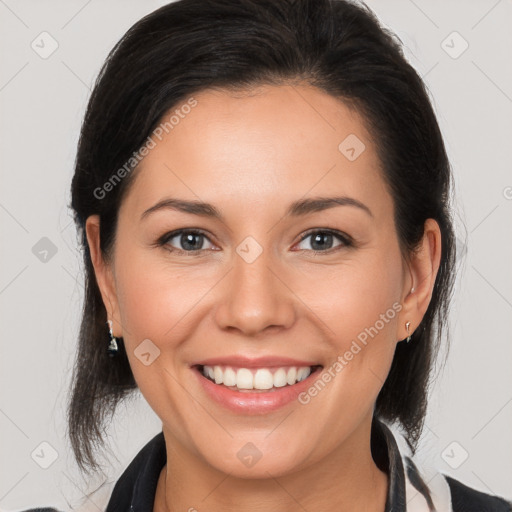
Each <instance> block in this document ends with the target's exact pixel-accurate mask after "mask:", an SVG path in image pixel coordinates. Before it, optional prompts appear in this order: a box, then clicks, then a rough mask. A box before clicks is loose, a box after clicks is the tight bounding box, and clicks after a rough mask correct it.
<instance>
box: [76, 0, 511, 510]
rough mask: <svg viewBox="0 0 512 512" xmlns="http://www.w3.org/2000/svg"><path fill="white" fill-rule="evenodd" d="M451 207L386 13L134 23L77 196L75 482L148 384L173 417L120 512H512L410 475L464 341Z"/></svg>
mask: <svg viewBox="0 0 512 512" xmlns="http://www.w3.org/2000/svg"><path fill="white" fill-rule="evenodd" d="M450 193H451V174H450V167H449V162H448V159H447V155H446V152H445V148H444V144H443V140H442V137H441V134H440V130H439V127H438V124H437V121H436V118H435V115H434V113H433V110H432V107H431V105H430V102H429V100H428V96H427V93H426V91H425V88H424V85H423V83H422V82H421V80H420V78H419V77H418V75H417V73H416V72H415V71H414V70H413V68H412V67H411V66H410V65H409V64H408V63H407V62H406V60H405V58H404V57H403V55H402V52H401V49H400V46H399V45H398V43H397V42H396V41H395V39H394V38H393V36H392V35H391V34H389V33H388V32H387V31H386V30H384V29H382V28H381V27H380V26H379V24H378V22H377V20H376V18H375V17H374V16H373V14H372V13H371V12H370V11H369V10H367V9H365V8H363V7H360V6H356V5H353V4H351V3H349V2H346V1H342V0H337V1H334V0H333V1H329V0H295V1H291V0H289V1H287V0H278V1H276V0H236V1H233V0H211V1H204V0H180V1H178V2H175V3H172V4H170V5H167V6H164V7H162V8H160V9H158V10H157V11H155V12H153V13H152V14H150V15H148V16H146V17H145V18H144V19H142V20H141V21H139V22H138V23H137V24H135V25H134V26H133V27H132V28H131V29H130V30H129V31H128V32H127V33H126V35H125V36H124V37H123V38H122V40H121V41H120V42H119V43H118V44H117V45H116V47H115V48H114V50H113V51H112V53H111V54H110V55H109V57H108V59H107V62H106V63H105V65H104V67H103V69H102V71H101V73H100V77H99V79H98V81H97V83H96V86H95V88H94V91H93V93H92V96H91V99H90V102H89V105H88V109H87V113H86V116H85V121H84V124H83V127H82V133H81V138H80V143H79V148H78V155H77V160H76V169H75V175H74V177H73V183H72V204H71V206H72V208H73V210H74V214H75V220H76V223H77V226H78V229H79V232H80V234H81V236H82V243H83V249H84V261H85V272H86V295H85V304H84V312H83V319H82V325H81V330H80V341H79V349H78V356H77V361H76V368H75V374H74V383H73V392H72V396H71V401H70V406H69V435H70V438H71V442H72V445H73V449H74V451H75V455H76V458H77V461H78V463H79V465H80V467H81V468H82V469H83V470H88V471H94V470H97V469H98V465H97V463H96V458H95V452H94V449H93V447H94V446H95V445H96V444H98V443H101V442H102V441H103V439H102V435H101V429H102V428H103V427H104V425H105V423H106V418H107V417H108V415H109V414H111V413H113V412H114V410H115V407H116V405H117V404H118V403H119V402H120V401H121V400H122V399H123V398H125V397H127V396H128V395H129V394H130V393H131V392H132V391H133V390H135V389H140V391H141V393H142V394H143V396H144V397H145V399H146V400H147V401H148V403H149V405H150V406H151V407H152V409H153V410H154V411H155V413H156V414H157V415H158V416H159V418H160V419H161V420H162V432H161V433H159V434H158V435H157V436H155V437H154V438H153V439H152V440H151V441H149V442H148V444H147V445H146V446H145V447H144V448H143V449H142V450H141V451H140V453H139V454H138V455H137V457H136V458H135V459H134V460H133V461H132V463H131V464H130V465H129V467H128V468H127V469H126V471H125V472H124V473H123V474H122V475H121V477H120V478H119V479H118V481H117V482H115V485H114V486H113V489H111V488H108V493H107V494H108V496H107V499H106V501H105V509H106V510H107V511H108V512H111V511H114V510H116V511H121V510H122V511H124V510H126V511H128V510H136V511H154V512H164V511H170V510H172V511H174V510H189V511H193V510H197V511H199V512H200V511H202V510H208V511H209V512H212V511H220V510H222V511H226V510H235V509H236V510H247V511H257V510H265V511H272V510H275V511H292V510H293V511H295V510H308V511H316V510H354V511H362V510H368V511H393V512H401V511H409V512H410V511H411V510H415V511H432V510H438V511H452V510H453V511H455V512H456V511H462V510H464V511H472V510H475V511H477V510H478V511H479V512H480V511H483V510H489V511H491V510H492V511H505V510H507V511H509V510H512V507H511V504H510V503H508V502H507V501H506V500H505V499H503V498H501V497H498V496H490V495H488V494H484V493H482V492H479V491H476V490H474V489H470V488H469V487H467V486H465V485H464V484H463V483H461V482H459V481H458V480H455V479H453V478H451V477H448V476H445V475H443V474H441V473H439V474H438V475H437V478H429V479H427V478H426V474H425V473H424V472H423V471H422V470H421V468H420V467H419V465H418V464H416V463H415V462H413V459H412V457H413V455H414V452H415V450H416V446H417V442H418V439H419V437H420V434H421V432H422V427H423V423H424V418H425V413H426V408H427V393H428V388H427V386H428V381H429V377H430V375H431V368H432V365H433V362H434V358H435V355H436V354H437V351H438V348H439V344H440V342H441V341H443V342H444V340H445V338H446V337H445V323H446V320H447V314H448V310H449V299H450V295H451V291H452V285H453V279H454V262H455V243H454V232H453V227H452V221H451V217H450ZM391 424H396V425H397V426H399V427H401V428H402V430H403V432H404V436H405V439H406V441H407V443H408V447H409V450H406V449H405V448H404V447H403V446H401V447H399V443H398V442H397V439H395V437H394V435H393V434H392V432H391V430H390V429H389V427H388V425H391Z"/></svg>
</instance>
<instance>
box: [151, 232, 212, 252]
mask: <svg viewBox="0 0 512 512" xmlns="http://www.w3.org/2000/svg"><path fill="white" fill-rule="evenodd" d="M205 240H208V241H209V238H208V237H207V236H206V235H205V234H204V233H203V232H202V231H198V230H195V229H180V230H178V231H173V232H172V233H166V234H165V235H163V236H162V237H160V239H159V240H158V245H161V246H164V247H165V248H166V249H167V250H169V251H171V252H174V251H176V252H182V253H185V252H187V253H199V252H200V251H203V250H206V249H208V247H206V248H205V247H204V242H205ZM210 243H211V242H210ZM175 245H178V247H175ZM212 246H213V244H212Z"/></svg>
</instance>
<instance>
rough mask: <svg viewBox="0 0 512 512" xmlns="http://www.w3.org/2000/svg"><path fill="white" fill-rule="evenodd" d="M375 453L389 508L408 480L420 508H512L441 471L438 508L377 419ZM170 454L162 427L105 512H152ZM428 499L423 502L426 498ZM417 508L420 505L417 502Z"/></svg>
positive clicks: (398, 507) (401, 510) (400, 504)
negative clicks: (385, 478) (442, 498)
mask: <svg viewBox="0 0 512 512" xmlns="http://www.w3.org/2000/svg"><path fill="white" fill-rule="evenodd" d="M372 455H373V456H374V458H375V460H376V463H377V465H378V466H379V467H380V468H381V469H383V470H384V471H386V472H387V473H388V475H389V487H388V495H387V501H386V507H385V512H409V511H408V506H407V501H406V492H405V491H406V485H412V486H413V487H414V488H415V489H416V490H417V491H418V492H419V493H420V494H421V498H422V500H424V503H425V505H424V506H423V507H422V509H421V510H425V511H432V512H434V511H435V512H512V502H510V501H507V500H505V499H504V498H501V497H499V496H491V495H489V494H486V493H483V492H480V491H477V490H475V489H472V488H470V487H468V486H466V485H464V484H463V483H461V482H459V481H458V480H456V479H454V478H452V477H450V476H448V475H444V474H442V473H439V475H441V478H442V479H444V480H442V481H443V484H445V485H447V488H448V489H449V493H448V494H450V495H451V503H449V501H450V500H449V499H448V501H447V502H443V503H441V504H440V505H439V504H438V507H439V508H435V506H434V503H433V497H432V492H431V490H430V489H429V486H428V485H427V483H426V482H425V481H424V479H423V478H422V476H421V472H420V471H419V470H418V468H417V466H416V465H415V463H414V462H413V460H412V459H411V458H410V457H409V456H407V455H406V454H404V453H402V452H401V451H400V450H399V448H398V445H397V442H396V440H395V437H394V435H393V433H392V432H391V430H390V429H389V427H388V426H387V425H386V424H385V423H383V422H381V421H378V420H376V421H374V424H373V425H372ZM166 459H167V454H166V450H165V439H164V435H163V432H159V433H158V434H157V435H156V436H155V437H153V439H151V440H150V441H149V442H148V443H147V444H146V445H145V446H144V447H143V448H142V449H141V450H140V452H139V453H138V454H137V455H136V456H135V458H134V459H133V460H132V461H131V463H130V464H129V465H128V467H127V468H126V470H125V471H124V472H123V474H122V475H121V477H120V478H119V479H118V480H117V482H116V483H115V486H114V489H113V491H112V494H111V495H110V499H109V501H108V504H107V506H106V509H105V511H106V512H152V511H153V504H154V498H155V492H156V486H157V482H158V478H159V476H160V472H161V470H162V468H163V467H164V465H165V463H166ZM422 503H423V501H422ZM414 510H415V511H416V510H419V509H418V508H417V503H416V506H415V507H414ZM22 512H60V511H59V510H57V509H55V508H32V509H27V510H24V511H22Z"/></svg>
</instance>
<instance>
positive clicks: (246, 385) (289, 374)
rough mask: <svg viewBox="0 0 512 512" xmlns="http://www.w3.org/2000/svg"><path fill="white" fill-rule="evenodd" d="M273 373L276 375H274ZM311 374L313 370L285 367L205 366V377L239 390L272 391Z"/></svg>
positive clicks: (290, 384)
mask: <svg viewBox="0 0 512 512" xmlns="http://www.w3.org/2000/svg"><path fill="white" fill-rule="evenodd" d="M272 371H273V372H274V373H272ZM310 374H311V368H310V367H309V366H306V367H299V368H297V367H295V366H289V367H283V368H278V369H273V370H271V369H269V368H258V369H255V370H254V369H253V370H250V369H248V368H238V369H233V368H231V367H229V366H227V367H221V366H213V367H212V366H203V375H204V376H205V377H209V378H210V380H213V381H215V383H216V384H224V385H225V386H228V387H232V386H236V387H237V388H238V389H272V388H273V387H275V388H281V387H283V386H286V385H288V386H292V385H293V384H295V383H296V382H300V381H302V380H304V379H306V378H307V377H308V376H309V375H310Z"/></svg>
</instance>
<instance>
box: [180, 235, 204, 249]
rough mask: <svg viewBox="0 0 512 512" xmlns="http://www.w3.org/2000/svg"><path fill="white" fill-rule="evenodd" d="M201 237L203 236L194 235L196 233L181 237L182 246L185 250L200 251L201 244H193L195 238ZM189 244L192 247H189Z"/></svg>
mask: <svg viewBox="0 0 512 512" xmlns="http://www.w3.org/2000/svg"><path fill="white" fill-rule="evenodd" d="M200 236H202V235H197V234H194V233H187V234H184V235H181V243H182V246H183V247H184V248H185V249H190V250H192V251H193V250H197V249H200V248H201V243H199V244H197V243H196V244H194V243H193V239H194V237H200ZM191 240H192V241H191ZM188 244H190V245H188Z"/></svg>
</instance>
